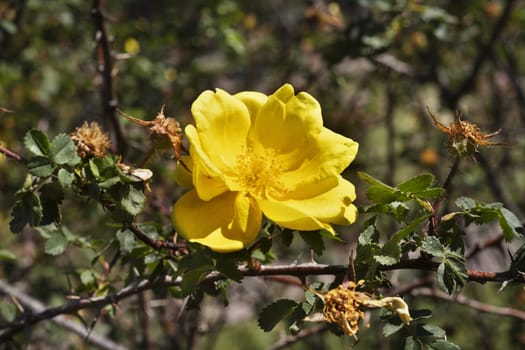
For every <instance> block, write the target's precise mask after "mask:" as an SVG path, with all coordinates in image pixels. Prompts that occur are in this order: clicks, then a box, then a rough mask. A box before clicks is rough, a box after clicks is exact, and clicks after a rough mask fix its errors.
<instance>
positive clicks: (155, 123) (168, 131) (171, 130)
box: [120, 107, 184, 159]
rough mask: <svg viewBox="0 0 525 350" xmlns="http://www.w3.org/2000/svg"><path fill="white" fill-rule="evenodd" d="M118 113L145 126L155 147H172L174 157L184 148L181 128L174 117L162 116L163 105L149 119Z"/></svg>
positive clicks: (178, 157)
mask: <svg viewBox="0 0 525 350" xmlns="http://www.w3.org/2000/svg"><path fill="white" fill-rule="evenodd" d="M120 113H121V114H122V116H124V117H125V118H127V119H129V120H131V121H132V122H133V123H135V124H138V125H141V126H147V127H148V128H149V134H150V137H151V139H152V141H153V144H154V146H155V148H156V149H158V150H161V151H163V150H166V149H172V150H173V154H174V155H175V158H176V159H180V153H181V150H184V146H183V144H182V129H181V127H180V124H179V122H178V121H177V120H176V119H175V118H171V117H166V116H164V107H162V109H161V110H160V112H159V114H157V116H156V117H155V119H153V120H150V121H145V120H141V119H137V118H135V117H132V116H130V115H127V114H125V113H123V112H120Z"/></svg>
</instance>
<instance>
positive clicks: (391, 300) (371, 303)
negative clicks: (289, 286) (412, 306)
mask: <svg viewBox="0 0 525 350" xmlns="http://www.w3.org/2000/svg"><path fill="white" fill-rule="evenodd" d="M364 283H365V281H363V280H360V281H359V282H357V283H355V282H347V283H346V284H342V285H339V286H338V287H337V288H335V289H332V290H330V291H328V292H327V293H326V294H325V295H320V296H319V297H320V298H321V299H322V300H323V303H324V307H323V315H324V319H325V320H326V321H328V322H332V323H337V324H338V325H339V327H340V328H341V330H342V331H343V332H344V333H346V334H347V335H351V336H353V337H354V338H355V339H357V332H358V331H359V323H360V322H361V320H363V319H364V317H365V313H364V310H366V309H367V308H378V307H380V308H386V309H388V310H390V311H392V312H394V313H396V314H397V315H398V316H399V318H401V320H402V321H403V322H404V323H406V324H408V323H410V321H412V318H411V317H410V313H409V310H408V305H407V304H406V303H405V301H404V300H403V299H401V298H399V297H386V298H381V299H376V298H374V297H373V296H371V295H369V294H367V293H365V292H360V291H357V290H356V289H357V288H358V287H360V286H362V285H364Z"/></svg>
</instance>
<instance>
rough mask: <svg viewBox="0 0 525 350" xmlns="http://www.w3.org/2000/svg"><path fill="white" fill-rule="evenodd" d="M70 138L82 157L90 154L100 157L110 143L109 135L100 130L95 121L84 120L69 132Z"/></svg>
mask: <svg viewBox="0 0 525 350" xmlns="http://www.w3.org/2000/svg"><path fill="white" fill-rule="evenodd" d="M71 139H72V140H73V142H74V143H75V145H76V146H77V151H78V154H79V155H80V157H81V158H83V159H85V158H88V157H90V156H95V157H102V156H104V155H105V154H106V151H107V149H108V148H109V146H110V145H111V141H110V140H109V136H108V135H107V134H106V133H105V132H104V131H102V128H101V127H100V125H98V123H97V122H91V123H88V122H84V123H83V124H82V126H80V127H77V128H76V129H75V131H73V132H72V133H71Z"/></svg>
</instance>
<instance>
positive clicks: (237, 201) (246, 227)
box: [171, 190, 262, 253]
mask: <svg viewBox="0 0 525 350" xmlns="http://www.w3.org/2000/svg"><path fill="white" fill-rule="evenodd" d="M212 213H213V214H212ZM171 216H172V220H173V222H174V226H175V229H176V230H177V232H181V233H182V234H183V235H184V236H186V238H187V239H188V240H189V241H190V242H196V243H200V244H203V245H205V246H208V247H210V248H211V249H213V250H215V251H217V252H221V253H227V252H233V251H237V250H241V249H242V248H244V247H245V246H246V245H248V244H249V243H251V242H252V241H254V240H255V238H256V237H257V235H258V234H259V229H260V226H261V220H262V213H261V211H260V209H259V208H258V206H256V205H254V204H253V203H251V199H250V198H248V197H246V196H243V195H242V194H240V193H238V192H237V193H236V192H227V193H224V194H222V195H220V196H218V197H216V198H214V200H211V201H203V200H201V199H200V198H199V196H198V195H197V192H196V191H195V190H192V191H189V192H187V193H185V194H184V195H183V196H182V197H181V198H179V200H178V201H177V202H176V203H175V205H174V207H173V211H172V214H171Z"/></svg>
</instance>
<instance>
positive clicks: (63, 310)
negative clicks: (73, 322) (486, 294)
mask: <svg viewBox="0 0 525 350" xmlns="http://www.w3.org/2000/svg"><path fill="white" fill-rule="evenodd" d="M438 266H439V263H437V262H433V261H427V260H423V259H414V260H406V261H401V262H399V263H397V264H394V265H390V266H381V267H380V268H381V269H382V270H384V271H386V270H397V269H419V270H426V271H435V270H437V268H438ZM347 270H348V266H347V265H324V264H315V263H310V264H301V265H274V266H264V265H263V266H260V267H259V268H258V269H257V270H254V269H252V268H249V267H246V266H244V267H239V271H240V272H241V274H242V275H243V276H245V277H258V276H279V275H284V276H295V277H305V276H310V275H315V276H319V275H331V276H334V275H336V276H343V275H344V274H345V273H346V272H347ZM467 275H468V280H469V281H475V282H482V283H484V282H505V281H507V282H509V281H513V282H518V283H524V284H525V274H521V273H511V272H485V271H477V270H467ZM224 278H225V277H224V276H223V275H222V274H220V273H218V272H212V273H210V274H209V275H208V276H206V277H205V278H204V279H203V280H202V281H201V283H202V284H209V283H214V282H217V281H220V280H223V279H224ZM181 281H182V279H181V278H180V277H179V278H176V279H172V278H171V277H169V276H168V277H166V278H165V279H164V280H162V281H150V280H148V279H143V280H138V281H136V282H134V283H132V284H130V285H128V286H126V287H125V288H123V289H121V290H120V291H118V292H115V293H112V294H108V295H106V296H102V297H91V298H80V299H78V300H74V301H71V302H69V303H66V304H64V305H61V306H57V307H52V308H48V309H45V310H42V311H40V312H37V313H28V314H24V315H22V316H21V317H19V318H17V319H16V320H15V321H13V322H12V323H10V324H8V325H4V326H3V327H0V342H2V341H6V340H8V339H10V338H11V337H12V336H13V335H15V334H16V333H18V332H21V331H22V330H24V329H25V328H27V327H30V326H33V325H35V324H36V323H39V322H41V321H44V320H47V319H52V318H54V317H56V316H58V315H61V314H75V313H76V312H78V311H79V310H82V309H89V308H101V307H103V306H105V305H108V304H116V303H118V302H119V301H121V300H123V299H125V298H128V297H130V296H132V295H136V294H138V293H141V292H143V291H146V290H150V289H154V288H165V287H170V286H180V283H181Z"/></svg>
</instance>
